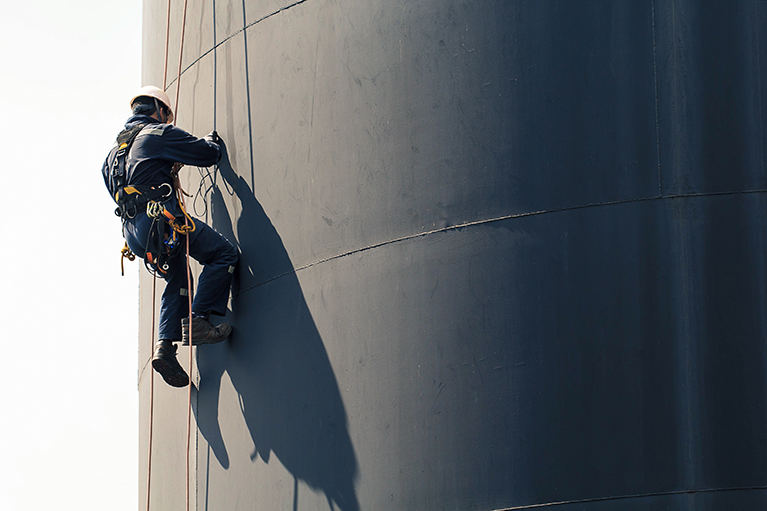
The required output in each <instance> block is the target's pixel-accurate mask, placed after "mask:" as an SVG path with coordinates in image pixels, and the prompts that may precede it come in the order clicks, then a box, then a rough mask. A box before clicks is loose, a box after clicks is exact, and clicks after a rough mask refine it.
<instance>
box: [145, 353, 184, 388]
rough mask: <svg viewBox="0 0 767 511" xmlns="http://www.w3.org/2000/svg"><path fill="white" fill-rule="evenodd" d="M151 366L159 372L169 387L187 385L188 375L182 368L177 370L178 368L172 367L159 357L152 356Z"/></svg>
mask: <svg viewBox="0 0 767 511" xmlns="http://www.w3.org/2000/svg"><path fill="white" fill-rule="evenodd" d="M152 367H153V368H154V370H155V371H157V372H158V373H160V376H162V379H163V380H165V383H167V384H168V385H170V386H171V387H186V386H187V385H189V376H187V374H186V373H185V372H184V370H183V369H181V370H180V371H179V368H177V367H174V366H173V365H171V364H169V363H168V362H166V361H165V360H163V359H161V358H153V359H152Z"/></svg>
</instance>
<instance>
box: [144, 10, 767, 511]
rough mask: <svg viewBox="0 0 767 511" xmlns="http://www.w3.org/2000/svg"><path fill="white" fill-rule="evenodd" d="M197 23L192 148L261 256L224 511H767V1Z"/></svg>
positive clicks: (217, 357) (205, 440)
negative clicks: (209, 161) (206, 159)
mask: <svg viewBox="0 0 767 511" xmlns="http://www.w3.org/2000/svg"><path fill="white" fill-rule="evenodd" d="M182 5H183V3H182V2H181V0H172V2H171V15H170V38H169V39H170V45H169V46H170V54H169V59H168V60H169V62H170V63H171V65H170V66H169V69H168V71H167V80H168V83H169V86H168V91H169V93H170V95H171V97H173V96H174V94H175V91H176V86H177V85H178V83H177V82H176V80H175V78H176V76H175V74H176V65H177V64H176V62H177V59H178V54H179V44H180V36H181V18H182V16H181V11H182ZM166 8H167V4H166V2H165V1H161V0H144V23H145V26H144V49H143V52H144V71H143V73H144V75H143V81H144V83H154V84H162V82H163V76H162V73H163V61H164V44H165V26H166ZM188 9H189V11H188V14H187V18H186V26H185V33H186V36H185V41H184V46H183V65H182V67H183V69H184V72H183V75H182V76H181V79H180V90H179V92H180V94H179V96H180V105H179V109H178V120H179V126H180V127H182V128H184V129H186V130H188V131H191V132H193V133H195V134H196V135H198V136H202V135H204V134H205V133H207V132H208V131H210V130H211V129H213V128H215V129H217V130H218V132H219V133H220V134H221V136H222V137H223V138H224V140H225V141H226V143H227V147H228V154H229V161H228V162H227V161H225V162H223V163H222V164H221V166H220V167H219V168H218V169H214V170H212V171H211V172H210V173H202V174H199V173H198V172H196V171H195V170H194V169H192V170H191V171H189V173H188V176H189V178H188V180H187V181H186V182H187V188H188V189H189V190H199V192H198V196H197V198H196V200H195V201H193V203H194V205H195V210H196V212H197V214H198V215H200V216H202V217H204V218H207V219H208V221H209V222H210V223H211V224H212V225H214V226H215V227H216V228H217V229H219V230H220V231H221V232H222V233H224V234H225V235H226V236H228V237H229V238H230V239H231V240H232V241H233V242H236V243H237V245H238V246H239V248H240V249H241V251H242V263H241V265H240V268H239V272H238V275H237V279H236V285H235V289H234V293H233V300H232V302H231V314H230V317H229V319H230V320H231V321H232V322H233V324H234V327H235V334H234V337H233V338H232V339H231V341H230V342H228V343H226V344H224V345H217V346H210V347H204V348H201V349H200V350H199V351H198V352H197V359H196V360H197V362H196V364H197V368H196V370H197V371H199V372H198V373H197V376H195V381H196V385H197V386H198V389H199V391H197V392H195V393H194V396H193V397H194V399H193V408H194V419H193V422H194V425H195V427H196V428H198V429H197V432H196V433H193V434H194V438H193V441H192V454H191V456H192V458H193V459H192V464H193V472H192V477H193V484H192V486H191V488H192V490H191V492H192V502H193V505H194V509H200V510H208V509H211V510H212V509H249V510H275V509H294V510H308V509H338V510H343V511H356V510H366V511H372V510H375V511H382V510H456V511H457V510H477V511H489V510H493V509H516V508H520V506H535V505H542V504H552V505H555V506H556V508H557V509H563V510H568V511H569V510H575V509H588V510H592V509H600V510H601V509H631V510H635V509H636V510H639V509H642V510H649V509H653V510H655V509H669V510H677V509H685V510H686V509H696V510H698V509H716V510H730V509H757V508H764V506H765V505H767V494H766V493H765V488H766V487H767V445H765V444H766V441H767V410H765V399H766V396H765V383H766V382H767V373H766V372H765V362H766V360H765V358H766V357H765V355H766V352H765V336H766V332H765V322H764V319H765V314H764V311H765V306H767V303H765V302H766V300H765V284H766V282H765V256H767V254H766V253H765V249H766V248H767V233H766V232H765V220H764V218H765V193H764V192H765V189H766V188H767V187H766V186H765V172H764V157H765V150H764V143H765V133H764V120H763V118H764V108H763V102H765V100H767V98H766V97H765V91H764V87H763V85H762V84H763V82H765V81H767V75H765V72H764V69H765V66H763V65H762V64H763V61H764V60H765V58H764V55H765V53H764V49H765V47H766V45H767V34H765V33H763V32H762V29H764V28H765V27H766V26H767V2H763V1H756V0H733V1H730V2H721V1H714V0H642V1H638V0H579V1H563V0H429V1H426V0H409V1H405V0H301V1H298V2H290V1H289V0H259V1H256V0H242V1H225V0H206V1H204V2H203V1H197V0H191V1H190V2H189V7H188ZM763 78H764V79H765V80H763ZM200 181H202V184H201V185H200ZM203 199H204V200H203ZM205 204H207V207H205ZM143 284H144V285H142V290H141V300H142V320H143V321H142V327H141V338H142V341H141V349H140V367H141V368H142V371H141V373H140V382H139V387H140V391H141V396H142V397H141V403H142V418H141V421H142V438H141V445H142V453H141V459H142V462H141V466H142V474H141V477H140V478H139V484H140V487H141V491H142V499H140V501H142V502H143V499H144V497H143V495H144V493H143V492H145V490H146V488H145V482H146V481H145V479H146V464H145V462H146V449H145V447H146V442H147V429H148V428H147V424H148V418H147V410H148V408H147V403H148V388H149V387H148V376H149V371H147V370H146V368H147V367H148V366H147V362H148V359H149V356H150V346H151V343H150V341H149V333H150V324H149V318H150V316H151V315H150V310H151V308H150V305H149V304H150V301H151V283H150V281H149V280H148V279H143ZM180 358H181V360H182V362H183V361H185V358H186V354H185V353H184V350H182V351H181V357H180ZM184 363H185V362H184ZM185 399H186V393H185V392H179V391H178V390H176V389H171V388H167V387H164V386H162V385H160V386H159V387H158V388H157V390H156V400H157V401H156V404H155V419H154V420H155V431H154V435H155V438H154V443H155V446H156V447H155V451H154V454H153V467H152V474H153V476H152V506H153V509H173V508H174V507H173V506H179V505H181V503H183V501H184V480H183V477H184V452H185V450H184V445H185V440H184V438H183V436H184V434H183V431H184V427H185V406H186V404H185ZM157 403H159V405H158V404H157ZM555 503H558V504H555ZM536 507H537V506H536Z"/></svg>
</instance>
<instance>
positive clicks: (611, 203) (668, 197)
mask: <svg viewBox="0 0 767 511" xmlns="http://www.w3.org/2000/svg"><path fill="white" fill-rule="evenodd" d="M304 1H306V0H304ZM765 192H767V189H758V190H741V191H729V192H707V193H690V194H678V195H665V196H662V197H657V196H656V197H641V198H638V199H625V200H617V201H608V202H597V203H592V204H582V205H579V206H567V207H563V208H554V209H546V210H541V211H529V212H526V213H515V214H512V215H505V216H501V217H496V218H488V219H485V220H476V221H473V222H464V223H461V224H456V225H449V226H447V227H441V228H439V229H433V230H431V231H424V232H419V233H415V234H408V235H407V236H402V237H400V238H395V239H391V240H387V241H382V242H380V243H375V244H373V245H368V246H366V247H361V248H356V249H354V250H349V251H347V252H343V253H341V254H336V255H333V256H329V257H325V258H324V259H319V260H317V261H314V262H311V263H307V264H304V265H302V266H298V267H296V268H293V269H292V270H290V271H286V272H284V273H281V274H279V275H275V276H274V277H270V278H268V279H266V280H264V281H262V282H259V283H258V284H255V285H253V286H250V287H248V288H247V289H241V290H240V291H238V292H237V293H236V294H235V295H234V296H238V295H241V294H242V293H245V292H247V291H251V290H253V289H255V288H257V287H259V286H263V285H264V284H268V283H269V282H272V281H273V280H277V279H280V278H282V277H286V276H288V275H292V274H294V273H297V272H299V271H301V270H305V269H307V268H311V267H312V266H317V265H318V264H322V263H327V262H328V261H332V260H334V259H340V258H342V257H347V256H350V255H354V254H359V253H360V252H366V251H368V250H373V249H376V248H380V247H383V246H386V245H391V244H393V243H399V242H401V241H407V240H412V239H415V238H421V237H423V236H428V235H430V234H437V233H441V232H447V231H455V230H458V229H463V228H466V227H474V226H477V225H484V224H489V223H493V222H502V221H504V220H512V219H515V218H525V217H530V216H539V215H548V214H552V213H563V212H565V211H576V210H579V209H589V208H601V207H605V206H619V205H624V204H633V203H637V202H653V201H663V200H678V199H689V198H697V197H717V196H723V195H747V194H757V193H765Z"/></svg>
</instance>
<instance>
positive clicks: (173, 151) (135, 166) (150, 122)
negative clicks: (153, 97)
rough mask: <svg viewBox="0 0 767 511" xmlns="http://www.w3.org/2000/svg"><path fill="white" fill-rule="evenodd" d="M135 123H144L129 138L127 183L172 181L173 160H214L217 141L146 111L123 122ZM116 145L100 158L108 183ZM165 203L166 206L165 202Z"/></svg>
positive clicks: (127, 125)
mask: <svg viewBox="0 0 767 511" xmlns="http://www.w3.org/2000/svg"><path fill="white" fill-rule="evenodd" d="M137 124H146V125H147V126H145V127H144V129H142V130H141V132H140V133H139V135H138V136H137V137H136V139H135V140H134V141H133V145H132V146H131V149H130V152H129V153H128V159H127V164H126V174H127V182H126V184H127V185H151V186H160V185H162V184H164V183H167V184H169V185H171V186H172V185H173V178H172V176H171V170H173V164H174V163H176V162H178V163H183V164H184V165H194V166H197V167H209V166H211V165H213V164H215V163H218V161H219V159H220V158H221V149H220V148H219V146H218V144H216V143H214V142H212V141H210V140H206V139H204V138H197V137H195V136H193V135H190V134H189V133H187V132H186V131H184V130H182V129H181V128H177V127H175V126H173V125H171V124H161V123H160V122H158V121H157V120H156V119H153V118H152V117H149V116H147V115H134V116H132V117H130V118H129V119H128V121H127V122H126V123H125V128H126V129H130V128H132V127H134V126H136V125H137ZM115 152H116V148H115V149H112V151H110V153H109V156H107V158H106V160H105V161H104V166H103V167H102V170H101V173H102V175H103V177H104V184H105V185H107V188H109V184H108V176H109V169H110V168H111V164H112V160H113V158H114V155H115ZM172 202H173V204H172V208H168V209H169V210H173V209H175V210H176V211H174V214H176V215H178V214H179V213H180V211H178V208H177V204H175V199H174V200H173V201H172ZM166 207H167V206H166Z"/></svg>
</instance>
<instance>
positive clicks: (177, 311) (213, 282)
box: [102, 115, 238, 341]
mask: <svg viewBox="0 0 767 511" xmlns="http://www.w3.org/2000/svg"><path fill="white" fill-rule="evenodd" d="M136 124H147V126H146V127H144V129H143V130H142V131H141V132H140V133H139V135H138V136H137V137H136V139H135V140H134V142H133V145H132V146H131V149H130V152H129V153H128V158H127V162H126V173H127V176H128V180H127V184H129V185H152V186H159V185H162V184H163V183H168V184H170V185H171V186H172V184H173V178H172V176H171V170H172V169H173V164H174V163H176V162H178V163H183V164H185V165H195V166H199V167H209V166H211V165H213V164H215V163H217V162H218V160H219V159H220V157H221V150H220V148H219V146H218V145H217V144H216V143H214V142H212V141H209V140H206V139H201V138H196V137H194V136H192V135H190V134H189V133H187V132H186V131H184V130H182V129H180V128H177V127H175V126H173V125H170V124H160V123H159V122H158V121H157V120H155V119H154V118H152V117H149V116H146V115H134V116H132V117H130V118H129V119H128V121H127V122H126V124H125V128H126V129H129V128H131V127H133V126H135V125H136ZM113 154H114V151H112V152H110V156H108V157H107V159H106V161H105V162H104V167H103V168H102V174H103V176H104V179H105V184H107V188H108V187H109V186H108V183H107V177H106V176H108V175H109V169H110V168H111V164H112V161H110V157H112V156H113ZM165 207H166V208H167V209H168V211H170V212H172V213H173V214H174V215H175V216H176V217H177V218H181V217H182V216H183V213H182V212H181V208H180V207H179V205H178V202H177V200H176V198H175V196H173V197H172V198H171V199H170V201H169V202H168V203H166V205H165ZM180 223H182V224H183V221H182V222H180ZM194 223H195V226H196V229H195V230H194V232H192V233H190V234H189V254H190V255H191V257H192V258H194V259H195V260H197V261H198V262H199V263H200V264H202V265H203V270H202V273H201V274H200V282H199V283H198V285H197V292H196V293H195V296H194V301H193V302H192V311H193V312H194V313H195V314H196V315H201V316H208V315H209V314H215V315H219V316H223V315H225V314H226V304H227V301H228V300H229V291H230V289H231V286H232V272H233V271H234V267H235V265H236V264H237V259H238V254H237V249H235V248H234V246H232V244H231V243H230V242H229V241H227V239H226V238H224V237H223V236H221V235H220V234H219V233H217V232H216V231H214V230H213V229H212V228H211V227H210V226H208V225H206V224H205V223H203V222H201V221H200V220H197V219H195V220H194ZM151 226H152V219H151V218H149V217H148V216H147V215H146V213H145V212H142V213H140V214H138V215H136V216H135V218H130V219H124V220H123V236H124V237H125V241H126V242H127V243H128V246H129V247H130V249H131V250H132V251H133V253H134V254H136V255H137V256H139V257H141V258H144V257H145V255H146V250H147V240H148V238H149V234H150V229H151ZM180 243H181V248H180V249H179V250H178V251H177V253H176V255H174V256H173V257H172V258H171V259H170V260H169V261H168V265H169V269H168V272H167V274H166V275H165V276H164V278H165V281H166V285H165V291H164V292H163V295H162V303H161V308H160V328H159V339H167V340H173V341H178V340H181V319H182V318H183V317H186V316H188V315H189V303H188V302H189V300H188V296H189V294H188V293H189V290H188V287H187V275H186V250H185V246H186V241H185V240H184V238H183V236H182V237H181V239H180Z"/></svg>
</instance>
